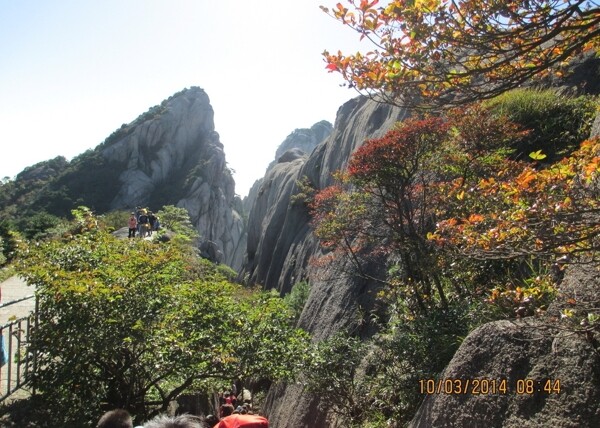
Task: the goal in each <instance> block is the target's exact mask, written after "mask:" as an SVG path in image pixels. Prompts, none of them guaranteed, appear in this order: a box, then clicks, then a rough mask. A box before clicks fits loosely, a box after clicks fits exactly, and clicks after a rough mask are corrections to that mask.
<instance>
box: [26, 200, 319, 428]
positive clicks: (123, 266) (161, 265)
mask: <svg viewBox="0 0 600 428" xmlns="http://www.w3.org/2000/svg"><path fill="white" fill-rule="evenodd" d="M73 216H74V220H73V223H72V226H71V228H70V230H71V234H68V235H65V236H64V238H63V237H61V238H60V239H50V240H47V241H43V242H40V243H37V244H36V245H32V246H29V247H28V248H25V249H24V251H23V252H22V253H21V257H20V258H19V260H18V269H19V274H20V275H22V276H23V277H24V278H25V279H26V280H27V281H28V282H29V283H35V284H36V286H37V290H36V295H37V298H38V302H39V305H38V312H37V316H38V320H39V324H38V325H37V327H36V329H35V331H34V332H33V334H32V336H31V343H30V347H29V349H28V351H29V352H30V353H35V354H36V355H37V362H38V364H37V369H36V371H35V372H33V373H32V374H31V379H32V383H33V387H34V388H35V389H36V390H37V391H38V393H39V395H38V399H40V400H42V402H43V408H44V411H45V412H46V413H45V415H46V418H45V421H37V423H36V425H35V426H38V427H46V426H49V427H55V426H69V427H75V428H77V427H88V426H92V425H93V423H94V422H95V421H96V420H97V419H98V417H99V416H100V415H101V414H102V412H103V411H105V410H106V409H108V408H117V407H120V408H125V409H127V410H129V411H130V412H131V413H132V414H133V415H135V416H136V419H137V420H138V421H141V420H144V419H146V418H147V417H149V416H151V415H152V414H154V413H156V412H159V411H164V410H165V409H166V408H167V406H168V405H169V403H170V402H171V401H172V400H174V399H175V398H176V397H177V396H178V395H179V394H181V393H183V392H186V391H197V390H199V389H200V390H202V389H204V390H206V389H209V388H210V385H211V384H212V383H214V382H217V381H221V382H222V381H225V380H228V381H229V382H231V381H232V380H233V379H236V378H239V377H243V378H244V379H249V378H251V377H253V376H264V377H265V378H266V379H269V380H276V379H281V378H284V377H286V376H291V374H292V373H293V372H294V370H295V367H297V360H298V359H299V358H300V356H301V355H302V353H303V352H304V350H305V349H306V346H307V345H306V335H305V333H303V332H302V331H300V330H296V329H294V328H293V326H292V323H291V314H290V313H289V311H288V310H287V309H286V307H285V305H284V303H283V301H282V299H279V298H277V299H276V298H275V296H271V295H268V296H263V295H258V296H257V295H256V294H254V293H247V292H245V291H243V290H241V288H239V287H238V286H235V285H233V284H231V283H229V282H228V281H226V280H225V278H223V276H222V275H221V274H220V270H219V269H218V268H217V267H215V265H214V264H212V263H209V262H207V261H204V260H201V259H197V258H193V257H192V256H191V254H192V252H191V251H189V250H186V249H185V248H184V246H183V245H179V244H177V245H173V244H172V243H165V244H163V243H158V242H149V241H145V240H123V239H117V238H115V237H113V236H112V235H111V234H110V233H108V232H107V231H106V230H105V229H104V228H103V226H102V224H101V222H98V220H97V219H96V218H95V217H94V216H93V214H92V213H91V211H90V210H89V209H86V208H84V207H82V208H80V209H78V210H77V211H75V212H74V213H73ZM274 352H275V355H276V358H271V357H272V356H273V355H274V354H273V353H274ZM48 421H51V422H48Z"/></svg>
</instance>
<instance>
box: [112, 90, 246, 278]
mask: <svg viewBox="0 0 600 428" xmlns="http://www.w3.org/2000/svg"><path fill="white" fill-rule="evenodd" d="M101 155H102V156H103V157H104V158H105V159H106V161H107V162H109V163H114V164H115V165H124V169H123V170H122V171H121V172H120V173H119V187H118V190H117V192H116V193H115V195H114V198H113V199H112V201H111V203H110V207H111V209H122V208H133V207H135V206H138V205H139V206H148V207H149V208H150V209H155V210H158V209H159V208H160V207H161V206H163V205H166V204H171V205H176V206H179V207H184V208H186V209H187V210H188V212H189V214H190V217H191V220H192V223H193V224H194V225H195V226H196V228H197V229H198V231H199V233H200V236H201V239H202V241H204V242H205V243H206V242H208V241H211V242H212V243H214V244H213V245H216V247H217V249H218V250H219V251H220V253H222V260H220V261H222V262H224V263H227V264H228V265H230V266H232V267H234V268H238V267H239V266H240V265H241V262H242V257H243V249H244V248H243V245H242V244H243V242H244V240H243V235H244V226H243V221H242V219H241V217H240V215H239V214H238V212H237V211H236V210H235V209H234V204H235V203H236V201H235V183H234V181H233V178H232V176H231V172H230V171H229V169H228V168H227V165H226V161H225V153H224V152H223V145H222V144H221V142H220V141H219V134H218V133H217V132H216V131H215V126H214V121H213V109H212V107H211V105H210V101H209V98H208V95H207V94H206V93H205V92H204V91H203V90H202V89H200V88H191V89H187V90H185V91H183V92H181V93H179V94H176V95H174V96H173V97H171V98H170V99H168V100H165V101H163V103H162V104H161V105H160V106H156V107H154V108H152V109H151V110H150V111H148V112H147V113H146V114H144V115H142V116H140V118H138V119H136V120H135V121H134V122H132V123H131V124H129V125H124V126H123V127H122V128H121V129H120V130H119V131H117V132H116V133H115V134H113V136H111V137H110V138H109V140H108V141H107V142H106V143H105V144H104V145H103V147H101Z"/></svg>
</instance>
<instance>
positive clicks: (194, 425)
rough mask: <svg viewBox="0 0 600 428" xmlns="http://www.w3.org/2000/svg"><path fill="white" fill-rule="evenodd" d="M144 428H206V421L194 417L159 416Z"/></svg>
mask: <svg viewBox="0 0 600 428" xmlns="http://www.w3.org/2000/svg"><path fill="white" fill-rule="evenodd" d="M144 428H206V425H205V423H204V419H202V418H199V417H198V416H193V415H179V416H173V417H171V416H167V415H158V416H156V417H155V418H154V419H151V420H149V421H148V422H146V423H145V424H144Z"/></svg>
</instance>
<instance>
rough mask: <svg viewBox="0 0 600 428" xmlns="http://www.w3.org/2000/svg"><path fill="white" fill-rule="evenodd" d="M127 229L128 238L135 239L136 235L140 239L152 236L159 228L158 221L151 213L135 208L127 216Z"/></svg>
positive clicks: (145, 209)
mask: <svg viewBox="0 0 600 428" xmlns="http://www.w3.org/2000/svg"><path fill="white" fill-rule="evenodd" d="M127 226H128V228H129V235H128V238H135V234H136V233H137V234H138V236H139V237H140V238H144V237H146V236H152V232H156V231H158V229H159V228H160V220H159V218H158V217H157V216H156V214H154V213H153V212H152V211H150V210H149V209H147V208H142V207H135V211H133V212H132V213H131V215H130V216H129V220H128V221H127Z"/></svg>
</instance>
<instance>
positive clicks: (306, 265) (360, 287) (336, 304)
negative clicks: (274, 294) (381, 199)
mask: <svg viewBox="0 0 600 428" xmlns="http://www.w3.org/2000/svg"><path fill="white" fill-rule="evenodd" d="M406 114H407V113H406V111H404V110H401V109H398V108H395V107H391V106H388V105H383V104H378V103H375V102H373V101H370V100H368V99H366V98H364V97H358V98H354V99H352V100H350V101H348V102H347V103H345V104H344V105H343V106H342V107H341V108H340V109H339V110H338V115H337V118H336V122H335V125H334V127H333V131H332V132H331V135H330V136H329V137H328V138H327V139H326V140H325V141H323V142H322V143H321V144H319V145H318V146H317V147H316V148H315V149H314V150H313V151H312V153H311V154H310V156H307V157H306V156H299V154H298V153H297V152H296V153H293V152H292V153H290V152H288V153H285V154H283V155H282V157H281V158H280V162H279V163H277V164H276V165H275V166H273V168H272V169H271V170H269V171H268V172H267V174H266V176H265V177H264V179H263V180H262V181H261V182H260V186H259V188H258V192H257V196H256V199H255V201H254V203H253V205H252V208H251V211H250V216H249V220H248V247H247V259H246V262H245V264H244V267H243V270H242V275H245V277H246V279H249V280H250V282H251V283H252V282H257V283H260V284H262V285H263V286H264V288H267V289H277V290H278V291H279V292H280V293H281V294H285V293H288V292H289V291H290V290H291V288H292V286H293V285H294V284H295V283H296V282H299V281H301V280H305V279H308V280H309V282H310V284H311V292H310V295H309V298H308V301H307V303H306V305H305V307H304V310H303V313H302V315H301V317H300V320H299V325H300V326H301V327H303V328H305V329H306V330H308V331H310V333H311V334H312V335H313V337H314V340H321V339H324V338H327V337H329V336H330V335H332V334H334V333H335V332H337V331H339V330H340V329H344V328H348V329H354V328H357V323H358V316H357V314H358V313H359V312H361V311H362V310H369V309H370V308H371V307H372V305H373V302H374V294H375V292H376V291H377V290H378V286H377V284H374V283H370V282H369V281H366V280H364V279H362V278H359V277H358V276H356V275H354V274H353V271H352V269H351V267H350V266H349V265H336V266H334V265H327V266H324V267H318V266H315V265H312V264H311V260H314V259H315V258H318V257H320V256H321V255H322V253H321V250H320V247H319V244H318V242H317V240H316V238H315V237H314V235H313V234H312V232H311V228H310V216H309V213H308V209H307V207H306V205H305V203H304V201H302V200H299V199H296V198H294V196H295V195H297V194H298V192H299V188H298V186H297V184H296V183H297V181H298V180H299V179H304V180H306V181H307V182H308V183H310V184H311V186H313V187H314V188H315V189H322V188H325V187H327V186H328V185H330V184H331V183H332V181H333V179H332V177H331V174H332V173H334V172H336V171H338V170H340V169H342V168H344V167H345V166H346V164H347V162H348V160H349V157H350V155H351V154H352V153H353V152H354V151H355V150H356V149H357V148H358V147H359V146H360V145H362V144H363V143H364V141H365V140H366V139H369V138H377V137H379V136H382V135H383V134H385V132H386V131H388V130H389V129H390V128H391V127H392V126H393V125H394V124H395V123H396V122H397V121H398V120H401V119H402V118H404V117H405V116H406ZM372 272H373V270H372ZM373 273H374V274H375V272H373ZM264 411H265V412H266V414H267V415H268V416H269V421H270V423H271V425H272V426H273V427H275V428H283V427H285V428H302V427H312V428H318V427H326V426H329V425H328V421H327V415H326V414H324V413H323V412H322V411H321V410H319V408H318V398H316V397H314V396H312V395H311V394H308V393H305V392H304V391H303V389H302V387H300V386H298V385H278V386H276V387H274V388H272V389H271V391H270V392H269V395H268V397H267V402H266V404H265V407H264Z"/></svg>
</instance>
